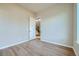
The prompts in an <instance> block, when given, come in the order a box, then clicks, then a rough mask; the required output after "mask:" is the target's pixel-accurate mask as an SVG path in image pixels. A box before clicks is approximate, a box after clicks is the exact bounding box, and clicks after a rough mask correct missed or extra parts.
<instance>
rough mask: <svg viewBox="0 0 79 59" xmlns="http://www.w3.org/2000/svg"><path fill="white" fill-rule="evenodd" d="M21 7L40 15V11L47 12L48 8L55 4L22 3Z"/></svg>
mask: <svg viewBox="0 0 79 59" xmlns="http://www.w3.org/2000/svg"><path fill="white" fill-rule="evenodd" d="M19 5H21V6H23V7H24V8H26V9H28V10H29V11H31V12H33V13H39V12H40V11H43V10H46V9H47V8H48V7H50V6H52V5H53V3H20V4H19Z"/></svg>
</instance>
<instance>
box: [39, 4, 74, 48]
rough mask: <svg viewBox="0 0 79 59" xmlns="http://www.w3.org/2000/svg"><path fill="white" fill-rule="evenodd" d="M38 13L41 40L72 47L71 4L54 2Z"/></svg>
mask: <svg viewBox="0 0 79 59" xmlns="http://www.w3.org/2000/svg"><path fill="white" fill-rule="evenodd" d="M38 15H39V16H40V17H41V40H42V41H46V42H50V43H57V44H60V45H65V46H68V47H72V45H73V39H72V4H56V5H54V6H53V7H51V8H48V9H46V10H44V11H43V12H40V13H39V14H38Z"/></svg>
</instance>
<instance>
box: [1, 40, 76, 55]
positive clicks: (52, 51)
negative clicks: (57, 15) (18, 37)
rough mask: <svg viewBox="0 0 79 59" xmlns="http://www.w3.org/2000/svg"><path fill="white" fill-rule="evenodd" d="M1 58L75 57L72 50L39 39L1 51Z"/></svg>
mask: <svg viewBox="0 0 79 59" xmlns="http://www.w3.org/2000/svg"><path fill="white" fill-rule="evenodd" d="M0 55H1V56H75V53H74V51H73V49H72V48H67V47H64V46H60V45H55V44H50V43H47V42H43V41H40V40H38V39H35V40H31V41H28V42H25V43H22V44H19V45H16V46H12V47H9V48H6V49H3V50H0Z"/></svg>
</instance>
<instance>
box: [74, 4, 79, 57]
mask: <svg viewBox="0 0 79 59" xmlns="http://www.w3.org/2000/svg"><path fill="white" fill-rule="evenodd" d="M73 12H74V14H73V40H74V42H73V45H74V47H73V48H74V51H75V53H76V55H78V56H79V16H78V15H79V4H74V7H73Z"/></svg>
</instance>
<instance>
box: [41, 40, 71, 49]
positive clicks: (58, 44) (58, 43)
mask: <svg viewBox="0 0 79 59" xmlns="http://www.w3.org/2000/svg"><path fill="white" fill-rule="evenodd" d="M41 41H44V42H48V43H51V44H56V45H61V46H65V47H68V48H73V47H72V46H68V45H64V44H60V43H56V42H50V41H47V40H41Z"/></svg>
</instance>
